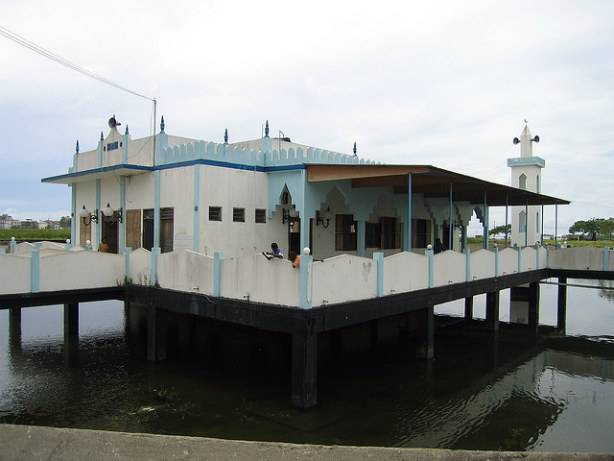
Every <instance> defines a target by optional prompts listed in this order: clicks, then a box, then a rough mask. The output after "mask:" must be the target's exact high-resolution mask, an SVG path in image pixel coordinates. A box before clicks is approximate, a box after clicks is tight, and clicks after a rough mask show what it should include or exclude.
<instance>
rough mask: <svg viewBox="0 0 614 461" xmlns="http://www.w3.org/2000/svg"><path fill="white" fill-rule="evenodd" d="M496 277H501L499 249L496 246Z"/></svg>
mask: <svg viewBox="0 0 614 461" xmlns="http://www.w3.org/2000/svg"><path fill="white" fill-rule="evenodd" d="M494 251H495V277H499V247H498V246H497V244H495V248H494Z"/></svg>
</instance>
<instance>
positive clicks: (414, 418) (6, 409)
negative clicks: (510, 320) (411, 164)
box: [0, 281, 614, 452]
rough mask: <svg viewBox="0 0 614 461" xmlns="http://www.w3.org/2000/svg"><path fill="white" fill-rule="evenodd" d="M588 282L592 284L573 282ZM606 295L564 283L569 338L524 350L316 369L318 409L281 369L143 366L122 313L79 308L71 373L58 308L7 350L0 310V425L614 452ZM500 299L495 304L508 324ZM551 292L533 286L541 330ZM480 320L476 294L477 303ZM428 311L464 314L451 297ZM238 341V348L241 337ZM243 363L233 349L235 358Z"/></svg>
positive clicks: (472, 346)
mask: <svg viewBox="0 0 614 461" xmlns="http://www.w3.org/2000/svg"><path fill="white" fill-rule="evenodd" d="M575 282H578V283H585V284H589V283H592V284H596V282H587V281H575ZM607 295H610V296H614V291H604V290H596V289H583V288H570V289H569V291H568V334H570V335H576V336H578V335H583V336H589V337H590V338H582V339H580V338H568V339H564V340H556V341H551V342H548V343H547V344H545V345H543V346H539V347H537V346H532V345H530V344H528V343H525V342H524V341H520V340H518V339H517V338H518V336H517V337H516V339H514V338H511V339H510V338H508V337H506V338H503V337H502V339H501V341H500V342H499V345H498V347H497V348H496V349H495V348H494V347H493V344H492V341H491V340H490V339H489V338H488V337H485V336H484V335H481V336H473V337H471V336H468V335H462V334H460V335H459V334H456V333H453V331H454V330H453V329H449V330H446V332H441V333H440V334H438V335H437V336H436V357H437V360H435V361H434V362H433V363H431V364H430V365H427V364H426V363H424V362H420V361H416V360H415V359H413V358H412V355H413V354H412V352H411V351H410V350H409V349H407V350H404V349H403V347H402V346H403V345H402V343H398V342H396V343H392V344H389V345H384V346H382V347H380V348H378V349H377V350H376V351H371V352H368V353H354V354H348V355H346V356H344V357H342V359H339V360H337V361H336V362H334V363H332V364H328V365H324V364H323V365H322V370H321V372H320V386H319V399H320V404H319V405H318V407H317V408H315V409H311V410H307V411H300V410H296V409H294V408H292V407H291V406H290V404H289V383H288V381H289V374H288V373H289V372H287V370H285V369H283V370H281V371H278V372H275V370H274V369H271V368H266V367H265V368H260V364H251V365H250V364H249V363H248V364H246V363H245V361H242V360H237V361H234V360H231V361H228V362H226V363H225V364H224V365H223V366H222V365H220V364H217V365H213V364H211V363H209V362H208V361H207V360H205V359H204V358H191V359H190V360H171V361H168V362H166V363H164V364H159V365H150V364H148V363H147V362H146V361H145V360H144V356H143V342H142V341H140V342H138V341H136V342H135V341H134V340H130V341H129V340H127V339H126V337H125V335H124V312H123V305H122V304H121V303H118V302H101V303H89V304H82V305H81V310H80V345H79V347H80V350H79V365H78V366H72V367H69V366H68V365H67V364H66V361H65V359H64V354H63V333H62V309H61V307H59V306H53V307H44V308H27V309H23V311H22V331H23V333H22V347H21V350H18V349H15V348H11V347H10V345H9V340H8V313H7V312H6V311H0V422H7V423H20V424H38V425H50V426H64V427H79V428H95V429H108V430H118V431H134V432H137V431H138V432H152V433H166V434H184V435H198V436H210V437H222V438H230V439H249V440H279V441H289V442H310V443H323V444H353V445H382V446H406V447H442V448H473V449H511V450H562V451H608V452H614V437H612V434H613V433H614V432H613V430H612V427H614V341H611V340H612V336H614V298H613V297H610V298H608V297H607ZM508 303H509V293H508V292H507V293H506V292H504V293H503V295H502V297H501V319H502V320H505V319H506V318H507V317H508V312H507V311H508V309H507V306H508ZM555 306H556V287H554V286H546V285H542V292H541V323H545V324H554V323H555V310H556V308H555ZM475 311H476V314H477V315H478V316H479V315H483V313H484V309H483V299H482V298H481V297H478V298H476V308H475ZM437 312H438V313H446V314H452V315H454V314H456V315H460V313H461V312H462V305H461V303H450V304H447V305H443V306H439V307H438V309H437ZM237 344H238V345H237V346H236V347H237V348H238V349H239V350H240V346H241V344H242V343H240V341H239V342H238V343H237ZM238 355H239V356H241V354H238Z"/></svg>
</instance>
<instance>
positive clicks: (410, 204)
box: [405, 173, 414, 251]
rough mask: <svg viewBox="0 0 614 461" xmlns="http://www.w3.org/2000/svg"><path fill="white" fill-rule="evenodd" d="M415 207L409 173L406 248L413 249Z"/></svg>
mask: <svg viewBox="0 0 614 461" xmlns="http://www.w3.org/2000/svg"><path fill="white" fill-rule="evenodd" d="M413 207H414V192H413V181H412V175H411V173H409V174H408V175H407V224H406V227H407V229H406V230H405V236H406V238H405V250H407V251H411V249H412V244H413V240H412V238H413V236H412V224H413V220H412V216H413Z"/></svg>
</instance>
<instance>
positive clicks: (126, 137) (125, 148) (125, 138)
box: [122, 125, 130, 164]
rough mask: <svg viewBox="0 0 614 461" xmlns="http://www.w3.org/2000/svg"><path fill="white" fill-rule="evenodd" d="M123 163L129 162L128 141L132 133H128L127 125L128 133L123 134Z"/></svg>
mask: <svg viewBox="0 0 614 461" xmlns="http://www.w3.org/2000/svg"><path fill="white" fill-rule="evenodd" d="M122 138H123V139H122V163H124V164H126V163H128V142H129V140H130V139H129V138H130V135H129V134H128V126H127V125H126V133H125V134H124V135H123V136H122Z"/></svg>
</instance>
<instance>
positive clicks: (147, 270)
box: [128, 248, 151, 285]
mask: <svg viewBox="0 0 614 461" xmlns="http://www.w3.org/2000/svg"><path fill="white" fill-rule="evenodd" d="M128 278H129V279H130V281H131V282H132V283H134V284H135V285H150V284H151V253H150V252H149V251H147V250H145V249H143V248H139V249H138V250H134V251H133V252H131V253H130V256H129V268H128Z"/></svg>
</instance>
